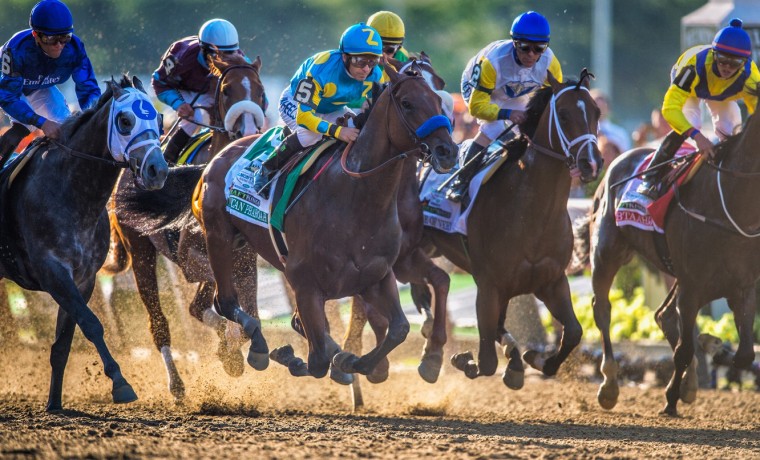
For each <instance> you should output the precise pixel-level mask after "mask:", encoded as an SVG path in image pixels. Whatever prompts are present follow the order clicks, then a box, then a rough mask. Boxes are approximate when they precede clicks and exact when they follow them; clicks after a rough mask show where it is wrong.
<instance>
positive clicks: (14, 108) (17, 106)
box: [0, 74, 45, 128]
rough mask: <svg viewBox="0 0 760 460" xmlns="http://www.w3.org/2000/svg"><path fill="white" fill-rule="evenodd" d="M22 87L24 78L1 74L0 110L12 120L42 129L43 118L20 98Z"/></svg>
mask: <svg viewBox="0 0 760 460" xmlns="http://www.w3.org/2000/svg"><path fill="white" fill-rule="evenodd" d="M23 87H24V78H23V77H21V75H20V74H19V75H17V76H11V75H6V74H3V75H2V76H1V77H0V108H2V109H3V110H4V111H5V113H7V114H8V115H9V116H10V117H11V118H13V119H14V120H18V121H20V122H21V123H24V124H26V125H33V126H36V127H37V128H42V125H43V124H44V123H45V117H43V116H40V115H37V113H35V112H34V109H32V107H31V106H30V105H29V103H27V102H26V101H25V100H23V99H22V98H21V95H22V94H23V93H22V90H23Z"/></svg>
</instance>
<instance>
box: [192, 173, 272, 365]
mask: <svg viewBox="0 0 760 460" xmlns="http://www.w3.org/2000/svg"><path fill="white" fill-rule="evenodd" d="M206 190H207V191H206V192H204V194H203V204H202V208H201V209H202V217H203V225H204V227H205V232H204V233H205V235H206V248H207V251H208V259H209V264H210V265H211V270H212V272H213V273H214V279H215V280H216V295H215V297H214V306H215V307H216V308H217V312H218V313H220V314H221V315H222V316H224V317H225V318H227V319H228V320H230V321H234V322H236V323H238V324H240V325H241V326H242V327H243V331H244V332H245V334H246V335H247V336H248V337H249V338H250V339H251V346H250V348H249V349H248V358H247V361H248V364H249V365H250V366H251V367H253V368H254V369H256V370H264V369H266V368H267V366H269V347H268V346H267V343H266V340H265V339H264V335H263V333H262V332H261V322H260V321H259V319H258V318H254V317H252V316H251V315H249V314H248V313H246V312H245V311H243V309H242V308H240V304H239V301H238V295H237V291H236V290H235V286H234V284H233V279H232V276H233V273H232V270H233V257H234V252H233V250H232V244H233V241H234V236H235V231H234V229H233V227H232V224H231V223H230V221H229V219H230V216H229V214H227V213H226V212H225V210H224V206H225V204H224V203H225V200H224V192H223V191H222V190H219V189H218V187H212V186H211V185H210V184H209V186H208V187H207V188H206Z"/></svg>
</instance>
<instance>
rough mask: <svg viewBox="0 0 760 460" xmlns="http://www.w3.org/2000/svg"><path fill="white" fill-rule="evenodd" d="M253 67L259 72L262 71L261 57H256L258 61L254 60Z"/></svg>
mask: <svg viewBox="0 0 760 460" xmlns="http://www.w3.org/2000/svg"><path fill="white" fill-rule="evenodd" d="M251 65H252V66H253V68H254V69H256V71H257V72H259V71H261V56H256V59H254V60H253V64H251Z"/></svg>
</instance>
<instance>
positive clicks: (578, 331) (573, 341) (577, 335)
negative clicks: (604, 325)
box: [562, 321, 583, 349]
mask: <svg viewBox="0 0 760 460" xmlns="http://www.w3.org/2000/svg"><path fill="white" fill-rule="evenodd" d="M582 336H583V328H582V327H581V325H580V323H579V322H578V321H573V322H572V323H571V324H568V325H565V327H564V328H563V331H562V344H563V345H565V346H569V347H570V348H571V349H573V348H575V347H577V346H578V344H580V343H581V337H582Z"/></svg>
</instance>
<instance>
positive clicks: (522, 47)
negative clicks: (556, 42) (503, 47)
mask: <svg viewBox="0 0 760 460" xmlns="http://www.w3.org/2000/svg"><path fill="white" fill-rule="evenodd" d="M514 44H515V48H517V49H518V50H519V51H521V52H523V53H527V52H528V51H533V52H534V53H536V54H542V53H543V52H544V51H546V48H548V47H549V44H548V43H530V42H521V41H518V40H515V41H514Z"/></svg>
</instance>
